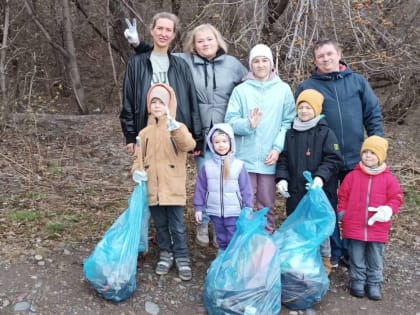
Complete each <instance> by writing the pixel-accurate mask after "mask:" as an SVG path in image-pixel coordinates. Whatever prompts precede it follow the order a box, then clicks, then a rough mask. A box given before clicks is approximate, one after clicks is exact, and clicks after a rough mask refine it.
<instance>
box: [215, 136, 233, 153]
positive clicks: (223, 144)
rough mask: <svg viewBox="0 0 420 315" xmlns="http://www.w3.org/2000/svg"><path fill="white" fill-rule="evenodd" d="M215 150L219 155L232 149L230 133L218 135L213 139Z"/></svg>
mask: <svg viewBox="0 0 420 315" xmlns="http://www.w3.org/2000/svg"><path fill="white" fill-rule="evenodd" d="M212 143H213V148H214V151H216V153H217V154H219V155H226V154H228V153H229V151H230V141H229V137H228V135H216V136H214V137H213V140H212Z"/></svg>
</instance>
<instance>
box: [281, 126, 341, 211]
mask: <svg viewBox="0 0 420 315" xmlns="http://www.w3.org/2000/svg"><path fill="white" fill-rule="evenodd" d="M342 165H343V160H342V156H341V152H340V148H339V146H338V141H337V137H336V136H335V134H334V132H333V131H332V130H331V129H330V128H329V127H328V125H327V122H326V120H325V119H321V120H320V121H319V122H318V125H316V126H315V127H313V128H311V129H309V130H306V131H297V130H295V129H293V127H292V128H291V129H289V130H288V131H287V133H286V140H285V144H284V150H283V152H282V153H281V154H280V157H279V160H278V161H277V167H276V182H279V181H280V180H281V179H285V180H287V182H288V188H289V194H290V198H288V199H287V201H286V212H287V215H290V214H291V213H292V212H293V211H294V210H295V208H296V206H297V205H298V203H299V201H300V200H301V199H302V197H303V196H304V195H305V194H306V192H307V190H306V187H305V185H306V183H307V181H306V180H305V178H304V177H303V171H309V172H311V174H312V178H314V177H315V176H319V177H321V178H322V180H323V181H324V187H323V189H324V191H325V194H326V195H327V197H328V199H329V200H330V202H331V205H332V206H333V208H334V209H335V208H336V206H337V185H338V172H339V170H340V169H341V167H342Z"/></svg>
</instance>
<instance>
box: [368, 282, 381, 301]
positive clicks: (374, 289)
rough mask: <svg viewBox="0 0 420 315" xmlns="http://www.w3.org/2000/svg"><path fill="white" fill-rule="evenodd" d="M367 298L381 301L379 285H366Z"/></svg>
mask: <svg viewBox="0 0 420 315" xmlns="http://www.w3.org/2000/svg"><path fill="white" fill-rule="evenodd" d="M366 291H367V297H368V298H369V299H370V300H373V301H379V300H382V294H381V286H380V285H379V284H368V285H367V290H366Z"/></svg>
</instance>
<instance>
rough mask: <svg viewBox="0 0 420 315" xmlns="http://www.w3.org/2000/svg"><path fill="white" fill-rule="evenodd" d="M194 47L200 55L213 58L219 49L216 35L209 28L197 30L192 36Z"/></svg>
mask: <svg viewBox="0 0 420 315" xmlns="http://www.w3.org/2000/svg"><path fill="white" fill-rule="evenodd" d="M194 49H195V51H196V52H197V54H198V55H200V56H201V57H203V58H206V59H209V60H210V59H213V58H214V57H216V53H217V50H218V49H219V45H218V43H217V39H216V36H215V35H214V34H213V32H212V31H211V30H206V29H205V30H202V31H198V32H197V33H195V36H194Z"/></svg>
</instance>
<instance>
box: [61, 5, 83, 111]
mask: <svg viewBox="0 0 420 315" xmlns="http://www.w3.org/2000/svg"><path fill="white" fill-rule="evenodd" d="M62 3H63V20H64V38H65V40H64V47H65V48H66V51H67V52H68V58H67V68H68V71H69V73H70V78H71V82H72V84H73V90H74V96H75V97H76V100H77V104H78V105H79V109H80V111H81V113H82V114H87V113H88V109H87V108H86V107H85V104H84V102H85V92H84V89H83V86H82V83H81V81H80V72H79V65H78V64H77V59H76V48H75V46H74V40H73V31H72V23H71V17H70V16H71V15H70V7H69V1H68V0H63V2H62Z"/></svg>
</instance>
